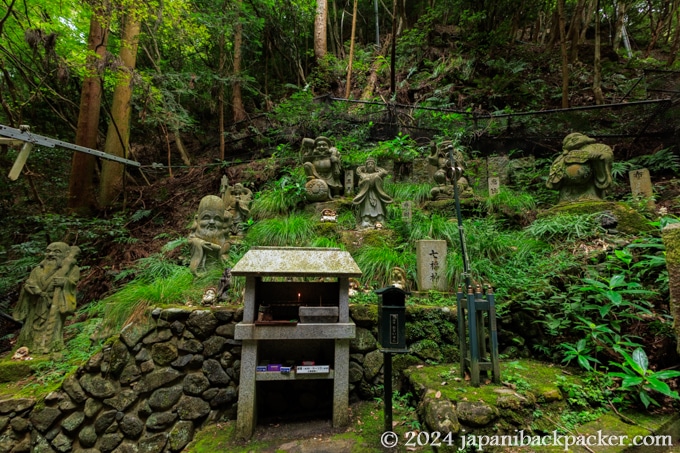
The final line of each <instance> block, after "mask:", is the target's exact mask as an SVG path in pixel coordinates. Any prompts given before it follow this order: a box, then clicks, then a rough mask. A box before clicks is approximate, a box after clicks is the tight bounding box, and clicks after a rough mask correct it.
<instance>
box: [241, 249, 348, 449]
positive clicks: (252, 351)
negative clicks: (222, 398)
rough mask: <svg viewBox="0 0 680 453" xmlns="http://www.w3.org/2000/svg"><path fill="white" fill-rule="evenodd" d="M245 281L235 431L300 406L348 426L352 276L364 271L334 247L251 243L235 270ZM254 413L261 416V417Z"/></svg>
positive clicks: (248, 432) (244, 433) (245, 432)
mask: <svg viewBox="0 0 680 453" xmlns="http://www.w3.org/2000/svg"><path fill="white" fill-rule="evenodd" d="M231 274H232V275H233V276H242V277H245V278H246V288H245V296H244V310H243V321H242V322H240V323H238V324H237V325H236V328H235V332H234V338H235V339H236V340H241V341H242V342H243V343H242V350H241V375H240V380H239V400H238V414H237V421H236V430H237V435H238V436H239V437H242V438H245V439H248V438H250V437H251V436H252V434H253V429H254V427H255V425H256V424H257V419H258V417H259V418H266V417H268V416H274V415H275V416H277V417H283V418H285V417H286V416H291V415H294V414H295V411H301V410H302V411H308V412H309V413H312V414H314V415H316V416H318V415H317V414H319V413H321V414H322V415H321V416H324V415H323V414H326V416H328V415H332V419H333V426H334V427H341V426H345V425H347V423H349V413H348V405H349V343H350V339H352V338H354V336H355V330H356V327H355V325H354V322H352V320H351V319H350V317H349V281H350V278H353V277H359V276H360V275H361V270H360V269H359V267H358V266H357V264H356V263H355V262H354V260H353V259H352V257H351V255H350V254H349V252H346V251H342V250H340V249H334V248H296V247H253V248H251V249H250V250H249V251H248V252H246V254H245V255H244V256H243V258H241V260H240V261H239V262H238V263H236V265H235V266H234V267H233V268H232V270H231ZM256 414H257V415H256Z"/></svg>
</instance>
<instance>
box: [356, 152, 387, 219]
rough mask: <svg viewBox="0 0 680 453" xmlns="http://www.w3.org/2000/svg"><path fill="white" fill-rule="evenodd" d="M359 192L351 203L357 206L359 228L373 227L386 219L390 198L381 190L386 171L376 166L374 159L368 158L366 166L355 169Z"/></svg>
mask: <svg viewBox="0 0 680 453" xmlns="http://www.w3.org/2000/svg"><path fill="white" fill-rule="evenodd" d="M356 172H357V176H358V177H359V191H358V193H357V196H356V197H354V199H353V200H352V203H354V204H355V205H359V219H360V220H359V225H358V226H359V228H369V227H375V226H376V224H378V223H380V224H382V223H383V222H384V221H385V218H386V217H387V205H388V204H390V203H392V201H394V200H392V197H390V196H389V195H387V194H386V193H385V191H384V190H383V178H384V177H385V176H387V170H385V169H384V168H380V167H378V166H376V164H375V159H373V158H372V157H369V158H368V159H366V164H365V165H362V166H360V167H358V168H357V170H356Z"/></svg>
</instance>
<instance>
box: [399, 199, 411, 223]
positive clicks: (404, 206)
mask: <svg viewBox="0 0 680 453" xmlns="http://www.w3.org/2000/svg"><path fill="white" fill-rule="evenodd" d="M401 220H403V221H404V222H406V223H407V224H409V225H410V224H411V220H413V202H412V201H404V202H402V203H401Z"/></svg>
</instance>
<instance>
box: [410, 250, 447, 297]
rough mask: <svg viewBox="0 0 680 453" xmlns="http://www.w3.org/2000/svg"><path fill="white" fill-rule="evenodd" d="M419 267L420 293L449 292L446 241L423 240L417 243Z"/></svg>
mask: <svg viewBox="0 0 680 453" xmlns="http://www.w3.org/2000/svg"><path fill="white" fill-rule="evenodd" d="M416 262H417V266H418V273H417V279H418V282H417V283H418V291H429V290H435V291H447V290H448V284H447V281H446V241H441V240H422V241H417V242H416Z"/></svg>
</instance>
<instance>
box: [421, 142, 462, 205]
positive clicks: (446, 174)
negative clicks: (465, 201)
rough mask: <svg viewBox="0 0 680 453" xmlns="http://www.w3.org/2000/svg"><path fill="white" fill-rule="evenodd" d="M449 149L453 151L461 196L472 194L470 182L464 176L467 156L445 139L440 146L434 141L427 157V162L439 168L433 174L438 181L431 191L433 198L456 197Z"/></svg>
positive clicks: (435, 180)
mask: <svg viewBox="0 0 680 453" xmlns="http://www.w3.org/2000/svg"><path fill="white" fill-rule="evenodd" d="M449 151H453V158H454V160H455V166H456V174H457V175H459V177H458V181H457V182H458V194H459V195H461V196H470V195H472V189H471V188H470V185H469V184H468V180H467V178H465V177H464V176H463V172H464V171H465V158H464V157H463V153H461V152H460V151H459V150H457V149H455V148H454V146H453V143H452V142H451V141H445V142H442V143H441V144H440V145H439V146H436V145H435V144H434V143H432V145H431V151H430V155H429V156H428V157H427V162H428V163H429V164H430V165H432V166H433V167H436V168H437V170H436V171H435V172H434V176H433V178H434V182H435V183H437V185H436V186H435V187H433V188H432V190H431V191H430V196H431V197H432V199H433V200H446V199H450V198H453V197H454V187H453V181H454V174H453V173H454V172H453V169H452V168H451V167H452V166H451V159H450V155H449Z"/></svg>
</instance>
